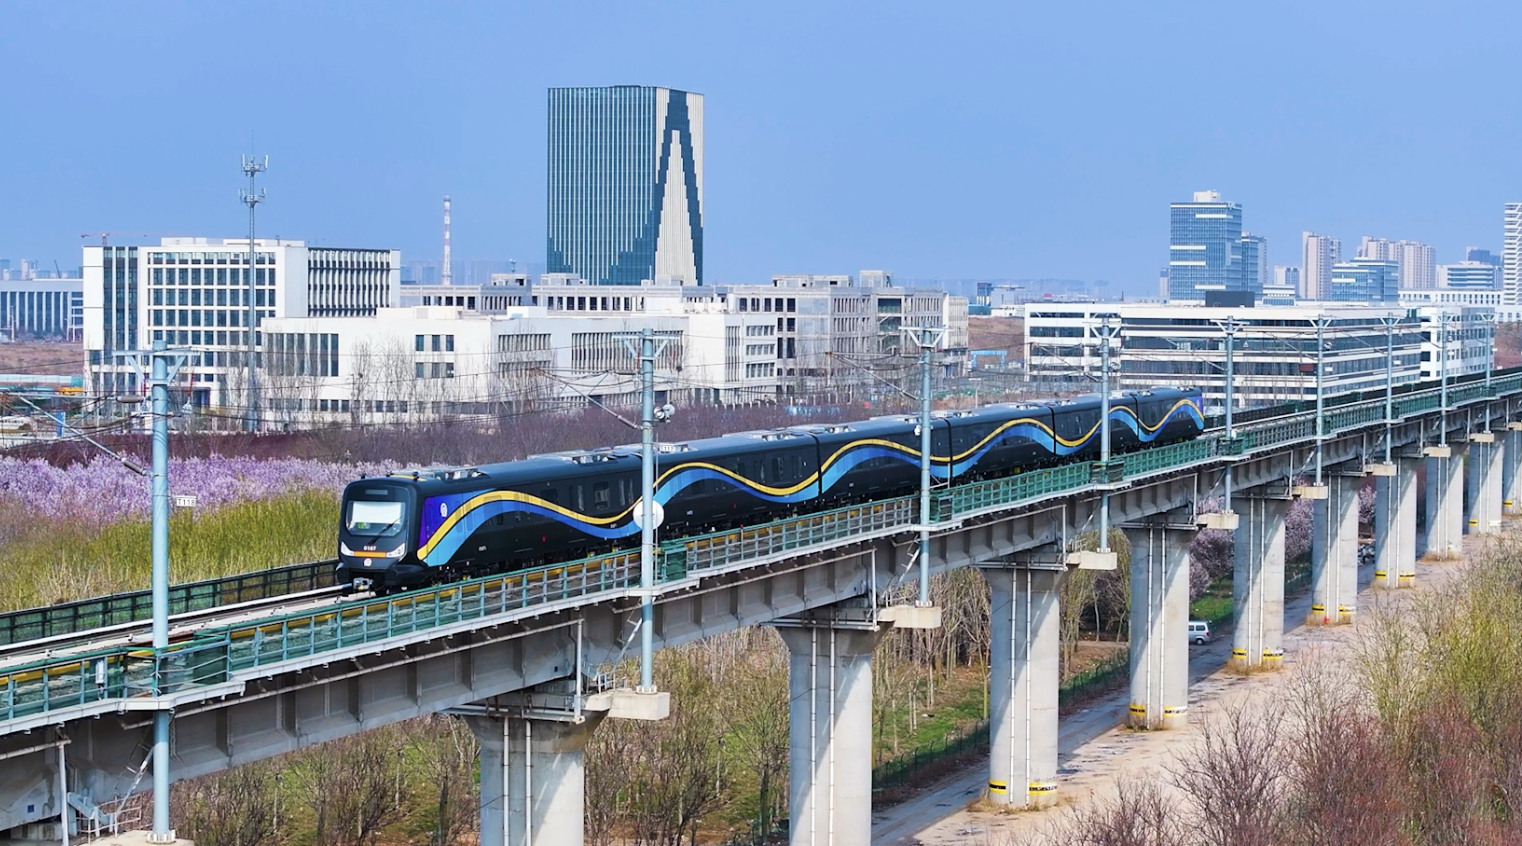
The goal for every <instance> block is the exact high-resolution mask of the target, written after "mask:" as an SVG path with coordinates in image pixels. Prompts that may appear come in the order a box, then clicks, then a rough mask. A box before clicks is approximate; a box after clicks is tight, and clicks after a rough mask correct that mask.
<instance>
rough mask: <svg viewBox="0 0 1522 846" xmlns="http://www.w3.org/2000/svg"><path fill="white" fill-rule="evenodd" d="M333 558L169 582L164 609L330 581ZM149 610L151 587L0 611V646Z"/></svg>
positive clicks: (146, 614)
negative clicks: (167, 601)
mask: <svg viewBox="0 0 1522 846" xmlns="http://www.w3.org/2000/svg"><path fill="white" fill-rule="evenodd" d="M337 564H338V561H337V560H336V559H329V560H327V561H313V562H310V563H307V564H288V565H286V566H284V567H271V568H269V569H267V570H255V571H254V572H252V573H241V574H238V575H235V576H224V577H222V578H219V579H206V580H204V581H199V582H186V583H184V584H178V585H171V586H170V587H169V613H170V614H184V613H188V612H191V611H204V610H207V609H210V608H219V607H221V606H224V605H233V604H236V603H239V602H249V601H251V600H255V599H266V598H268V597H272V596H283V595H285V594H289V593H299V592H301V591H307V590H317V589H318V588H324V587H331V586H333V585H334V584H336V582H335V580H334V573H333V568H334V567H335V566H337ZM152 615H153V593H152V591H146V590H138V591H131V592H129V593H119V594H115V595H113V596H101V597H96V598H94V599H81V600H78V601H76V602H62V603H59V604H57V605H51V606H48V607H45V608H29V609H26V610H24V611H10V612H7V613H3V614H0V646H10V645H13V644H17V643H25V642H27V641H33V640H41V639H42V638H49V637H58V636H62V635H71V634H78V633H80V632H86V631H91V630H93V629H101V628H105V627H107V626H115V625H121V624H123V623H136V622H146V621H147V620H148V619H150V618H151V617H152Z"/></svg>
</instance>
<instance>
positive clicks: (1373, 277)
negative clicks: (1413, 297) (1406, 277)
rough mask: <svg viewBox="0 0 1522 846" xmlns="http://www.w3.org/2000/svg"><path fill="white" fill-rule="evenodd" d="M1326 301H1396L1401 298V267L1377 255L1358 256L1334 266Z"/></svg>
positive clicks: (1324, 297)
mask: <svg viewBox="0 0 1522 846" xmlns="http://www.w3.org/2000/svg"><path fill="white" fill-rule="evenodd" d="M1328 279H1329V281H1328V284H1327V292H1326V295H1325V296H1323V297H1321V299H1324V300H1335V301H1337V302H1354V303H1386V302H1389V303H1393V302H1396V301H1397V300H1399V299H1400V266H1399V265H1397V264H1396V263H1395V262H1393V261H1389V260H1386V259H1377V258H1362V257H1360V258H1355V259H1353V260H1351V261H1340V262H1337V263H1336V264H1334V265H1332V272H1331V275H1330V276H1329V277H1328Z"/></svg>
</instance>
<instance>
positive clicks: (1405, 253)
mask: <svg viewBox="0 0 1522 846" xmlns="http://www.w3.org/2000/svg"><path fill="white" fill-rule="evenodd" d="M1358 258H1361V259H1373V260H1375V261H1393V262H1395V263H1396V264H1398V265H1400V287H1401V289H1402V290H1407V291H1429V290H1431V289H1433V288H1436V287H1437V249H1436V248H1435V247H1433V246H1432V245H1431V244H1423V243H1421V242H1420V241H1391V240H1389V239H1388V238H1371V237H1370V236H1368V235H1365V236H1363V240H1362V241H1361V242H1359V244H1358Z"/></svg>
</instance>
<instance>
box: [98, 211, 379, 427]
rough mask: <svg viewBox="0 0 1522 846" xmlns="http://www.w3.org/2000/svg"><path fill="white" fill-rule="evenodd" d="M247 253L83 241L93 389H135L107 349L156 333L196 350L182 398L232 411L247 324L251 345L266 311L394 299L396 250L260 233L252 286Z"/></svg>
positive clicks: (331, 309)
mask: <svg viewBox="0 0 1522 846" xmlns="http://www.w3.org/2000/svg"><path fill="white" fill-rule="evenodd" d="M248 258H249V249H248V239H246V238H244V239H233V238H229V239H218V238H165V239H163V240H162V241H160V243H159V244H158V245H156V246H141V247H130V246H129V247H114V246H89V247H85V248H84V274H83V275H84V291H83V294H84V347H85V350H86V353H87V356H88V364H87V365H86V381H87V384H88V385H89V387H90V390H91V392H93V393H96V394H106V395H121V394H141V393H142V391H143V387H142V385H141V384H140V382H139V378H138V373H137V369H136V367H135V366H134V365H133V364H132V363H131V362H128V361H125V360H122V359H120V358H117V357H116V356H115V355H114V353H115V352H116V351H119V350H132V349H147V348H149V347H151V346H152V345H153V343H154V342H156V341H163V342H165V343H166V344H168V345H169V346H171V347H183V348H190V349H192V350H194V352H193V354H192V355H191V357H190V359H189V360H188V362H187V363H186V364H185V366H184V367H183V368H182V369H181V376H180V381H181V384H183V385H184V387H185V390H186V393H187V401H188V402H189V403H190V404H192V405H195V406H224V407H231V408H238V407H241V406H244V405H245V404H246V402H247V396H246V394H247V388H248V386H247V382H248V379H247V374H248V369H247V367H246V366H245V362H246V361H247V357H248V350H249V343H250V337H249V329H250V324H253V328H254V330H255V332H254V337H253V343H254V344H255V345H259V344H261V343H262V338H261V337H260V335H261V333H260V332H259V331H258V330H259V329H260V328H261V324H262V321H264V320H268V319H273V318H285V317H307V316H313V317H334V318H338V317H362V316H366V315H374V314H376V313H377V311H378V310H379V309H382V308H386V307H389V306H393V305H395V304H396V302H397V299H398V289H399V286H400V283H401V274H400V268H401V253H400V252H399V251H397V250H373V249H347V248H337V247H308V246H307V245H306V244H305V243H304V242H302V241H286V240H273V239H258V240H256V241H255V242H254V271H253V284H252V285H250V283H249V261H248ZM251 301H252V303H251Z"/></svg>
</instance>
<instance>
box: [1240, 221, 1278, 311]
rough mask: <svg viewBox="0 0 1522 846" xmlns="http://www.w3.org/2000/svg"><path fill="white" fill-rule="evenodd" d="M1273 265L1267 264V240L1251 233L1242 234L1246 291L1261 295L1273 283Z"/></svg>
mask: <svg viewBox="0 0 1522 846" xmlns="http://www.w3.org/2000/svg"><path fill="white" fill-rule="evenodd" d="M1273 270H1274V269H1273V265H1271V264H1269V263H1268V239H1267V238H1264V237H1263V236H1262V235H1254V234H1252V233H1251V232H1243V233H1242V274H1243V279H1244V280H1245V282H1246V285H1247V289H1248V290H1250V291H1252V292H1253V293H1254V294H1258V295H1260V296H1261V295H1262V294H1263V289H1264V288H1267V287H1269V286H1270V285H1272V284H1273V281H1274V272H1273Z"/></svg>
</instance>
